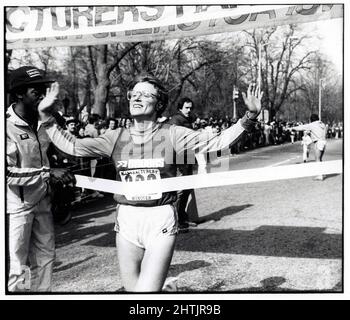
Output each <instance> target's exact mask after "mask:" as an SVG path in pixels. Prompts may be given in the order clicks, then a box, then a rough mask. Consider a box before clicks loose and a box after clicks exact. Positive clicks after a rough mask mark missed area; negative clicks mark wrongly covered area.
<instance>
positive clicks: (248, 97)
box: [242, 83, 263, 116]
mask: <svg viewBox="0 0 350 320" xmlns="http://www.w3.org/2000/svg"><path fill="white" fill-rule="evenodd" d="M254 87H255V84H252V83H251V84H249V87H248V89H247V94H246V93H244V92H242V96H243V100H244V103H245V105H246V106H247V107H248V110H249V111H250V112H252V113H254V114H255V115H256V116H258V114H259V113H260V111H261V98H262V96H263V92H261V91H260V88H259V87H256V88H255V89H254Z"/></svg>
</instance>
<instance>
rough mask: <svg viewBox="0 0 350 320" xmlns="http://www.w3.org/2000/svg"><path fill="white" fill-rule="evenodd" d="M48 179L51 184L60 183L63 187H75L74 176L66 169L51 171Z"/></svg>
mask: <svg viewBox="0 0 350 320" xmlns="http://www.w3.org/2000/svg"><path fill="white" fill-rule="evenodd" d="M50 177H51V180H52V182H53V183H58V182H60V183H62V185H63V186H66V185H69V184H71V185H75V183H76V180H75V177H74V175H73V174H72V173H71V172H70V171H69V170H67V169H58V168H55V169H51V170H50Z"/></svg>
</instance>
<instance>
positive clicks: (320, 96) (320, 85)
mask: <svg viewBox="0 0 350 320" xmlns="http://www.w3.org/2000/svg"><path fill="white" fill-rule="evenodd" d="M323 80H324V79H323V78H321V79H320V80H319V83H318V117H319V119H320V120H321V114H322V85H323Z"/></svg>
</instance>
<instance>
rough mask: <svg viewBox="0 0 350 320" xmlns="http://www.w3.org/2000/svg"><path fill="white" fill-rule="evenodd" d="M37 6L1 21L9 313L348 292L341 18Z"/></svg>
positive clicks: (336, 13) (188, 8) (231, 8)
mask: <svg viewBox="0 0 350 320" xmlns="http://www.w3.org/2000/svg"><path fill="white" fill-rule="evenodd" d="M37 2H38V1H33V2H32V3H31V2H30V1H22V3H19V2H18V1H17V2H14V3H13V4H11V3H10V2H9V1H6V2H5V5H4V6H3V13H2V14H3V22H4V23H3V35H4V51H3V53H4V54H3V59H2V60H3V64H4V65H3V69H2V70H3V73H4V75H3V85H2V91H3V94H4V95H3V103H4V113H3V116H4V119H5V120H4V121H3V125H4V130H3V136H2V142H3V144H2V145H3V151H4V153H3V154H4V157H3V161H4V166H3V168H4V171H5V172H4V180H3V183H2V185H3V190H4V200H5V204H4V210H3V212H4V216H3V219H2V232H3V234H4V235H5V236H4V237H3V238H4V240H5V243H4V252H3V255H2V256H3V257H2V260H3V261H4V269H3V270H4V274H3V278H4V279H5V283H2V291H3V292H4V293H3V294H4V295H5V296H7V297H8V298H12V297H16V296H23V295H28V296H33V297H34V296H36V295H40V294H45V295H48V297H46V298H50V296H55V295H57V294H63V295H64V296H65V297H68V296H70V295H72V294H74V295H79V296H80V295H81V296H82V297H83V299H84V296H87V295H88V294H89V295H91V294H94V295H96V296H110V297H116V298H117V299H118V298H119V297H123V296H124V297H125V296H128V297H129V298H132V296H133V295H134V294H138V295H140V294H142V295H143V296H144V297H146V299H150V298H152V297H155V296H157V297H158V299H162V298H164V297H167V296H168V297H169V296H172V297H174V299H177V298H180V299H181V297H183V296H184V295H189V296H190V297H191V298H192V299H196V296H198V295H200V294H209V295H207V297H208V298H209V296H210V295H218V294H220V295H223V297H226V298H225V299H228V298H229V297H230V296H232V295H234V296H238V295H239V296H240V297H242V299H249V296H250V295H261V296H263V295H264V294H270V293H274V294H278V297H281V299H283V297H284V296H286V295H288V294H293V295H295V296H297V297H298V295H303V296H305V295H306V296H310V298H312V299H315V298H317V296H318V294H329V295H334V294H335V295H338V296H341V294H345V293H346V290H345V289H346V288H345V287H344V273H345V272H346V270H344V261H345V260H344V234H345V233H346V232H347V230H346V228H345V224H344V216H346V212H345V209H344V207H345V203H344V202H345V200H346V193H345V190H344V185H345V183H344V182H345V175H344V170H345V171H346V169H345V165H344V161H345V158H346V157H344V153H345V150H344V149H345V146H346V144H345V142H344V141H345V139H344V134H345V130H344V123H345V118H346V112H345V109H346V108H345V107H344V104H345V101H344V100H345V95H346V94H347V93H346V92H345V90H344V79H345V74H344V70H345V69H344V47H345V36H344V32H345V28H344V23H345V21H344V8H345V5H344V3H340V2H329V3H312V2H304V3H302V2H300V3H299V2H290V3H288V2H280V3H260V2H255V3H246V2H244V3H242V4H239V3H237V4H236V3H234V2H231V3H229V2H227V1H222V2H221V3H220V1H215V2H214V3H208V4H206V3H205V2H199V1H193V3H188V2H183V3H181V1H174V2H170V3H169V4H168V3H165V4H161V2H154V3H152V2H151V1H144V2H142V1H140V2H138V3H136V4H135V5H134V4H132V2H130V4H124V3H123V4H119V3H118V2H114V3H112V2H110V1H106V2H105V3H103V2H102V3H101V2H100V1H98V2H96V3H94V2H92V3H91V4H88V3H87V2H86V3H84V4H74V2H73V4H72V3H71V2H70V3H68V2H58V1H46V2H42V1H41V2H40V5H38V4H37ZM5 139H6V141H5ZM73 298H74V296H73ZM209 307H210V308H209ZM150 310H151V309H150ZM155 310H156V309H155ZM167 311H169V310H167ZM132 312H134V314H139V315H140V314H141V315H142V312H145V313H146V312H147V310H146V309H142V307H139V306H138V305H137V308H136V309H133V310H130V314H132ZM155 312H156V311H155ZM161 312H162V311H161V310H160V311H159V314H157V316H158V315H159V317H160V316H161ZM163 312H165V311H164V310H163ZM190 312H192V315H194V316H195V313H196V314H197V315H198V316H200V315H201V312H204V313H206V314H211V313H212V314H213V315H215V312H219V311H218V309H216V308H215V306H213V305H212V306H209V305H208V306H205V307H203V308H197V309H196V310H191V311H190ZM162 316H164V314H163V315H162Z"/></svg>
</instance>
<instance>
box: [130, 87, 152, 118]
mask: <svg viewBox="0 0 350 320" xmlns="http://www.w3.org/2000/svg"><path fill="white" fill-rule="evenodd" d="M157 95H158V93H157V89H156V88H155V87H154V86H153V84H150V83H148V82H139V83H137V84H136V85H135V86H134V88H133V90H132V93H129V99H130V106H129V107H130V114H131V116H132V117H133V118H137V117H147V118H148V117H149V118H152V117H153V116H154V115H155V113H156V104H157V101H158V98H157Z"/></svg>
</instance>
